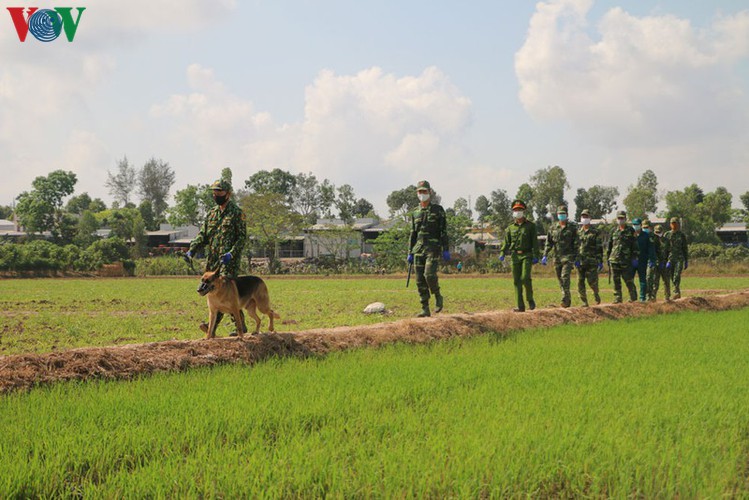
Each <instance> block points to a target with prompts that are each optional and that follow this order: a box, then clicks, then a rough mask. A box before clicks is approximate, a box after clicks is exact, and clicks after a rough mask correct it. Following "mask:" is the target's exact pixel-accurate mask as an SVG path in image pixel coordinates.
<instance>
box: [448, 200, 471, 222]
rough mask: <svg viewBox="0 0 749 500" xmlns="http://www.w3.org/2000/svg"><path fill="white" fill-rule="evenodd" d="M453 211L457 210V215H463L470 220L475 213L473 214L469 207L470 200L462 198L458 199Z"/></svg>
mask: <svg viewBox="0 0 749 500" xmlns="http://www.w3.org/2000/svg"><path fill="white" fill-rule="evenodd" d="M453 210H455V214H456V215H463V216H465V217H468V218H469V219H472V217H473V212H471V208H470V207H469V206H468V200H466V199H465V198H463V197H462V196H461V197H459V198H457V199H456V200H455V203H453Z"/></svg>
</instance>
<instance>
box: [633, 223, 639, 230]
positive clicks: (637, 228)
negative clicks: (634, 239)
mask: <svg viewBox="0 0 749 500" xmlns="http://www.w3.org/2000/svg"><path fill="white" fill-rule="evenodd" d="M632 227H633V228H634V229H635V231H639V230H640V227H641V226H640V225H639V224H635V225H634V226H632Z"/></svg>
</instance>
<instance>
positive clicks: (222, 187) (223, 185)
mask: <svg viewBox="0 0 749 500" xmlns="http://www.w3.org/2000/svg"><path fill="white" fill-rule="evenodd" d="M211 189H212V190H213V191H227V192H228V191H231V184H229V182H228V181H225V180H224V179H219V180H217V181H216V182H214V183H213V184H211Z"/></svg>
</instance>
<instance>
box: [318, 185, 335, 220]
mask: <svg viewBox="0 0 749 500" xmlns="http://www.w3.org/2000/svg"><path fill="white" fill-rule="evenodd" d="M335 193H336V189H335V184H333V183H331V182H330V181H329V180H328V179H323V181H322V182H321V183H320V215H322V216H323V217H326V218H331V217H332V214H331V210H332V208H333V206H334V205H335V199H336V196H335Z"/></svg>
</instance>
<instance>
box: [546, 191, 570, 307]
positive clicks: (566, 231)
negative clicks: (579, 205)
mask: <svg viewBox="0 0 749 500" xmlns="http://www.w3.org/2000/svg"><path fill="white" fill-rule="evenodd" d="M557 219H558V220H559V221H558V222H556V223H555V224H554V225H553V226H552V227H551V229H549V234H547V235H546V246H545V247H544V256H543V257H542V258H541V264H542V265H544V266H545V265H546V263H547V262H548V257H549V254H550V253H551V252H552V251H554V270H555V271H556V274H557V281H558V282H559V288H560V289H561V290H562V301H561V303H560V304H559V305H560V306H562V307H569V306H570V303H571V302H572V298H571V297H570V276H571V275H572V267H573V266H575V265H579V261H578V257H577V251H578V241H577V226H576V225H575V224H574V223H570V221H569V220H567V207H566V206H564V205H560V206H559V207H558V208H557Z"/></svg>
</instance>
